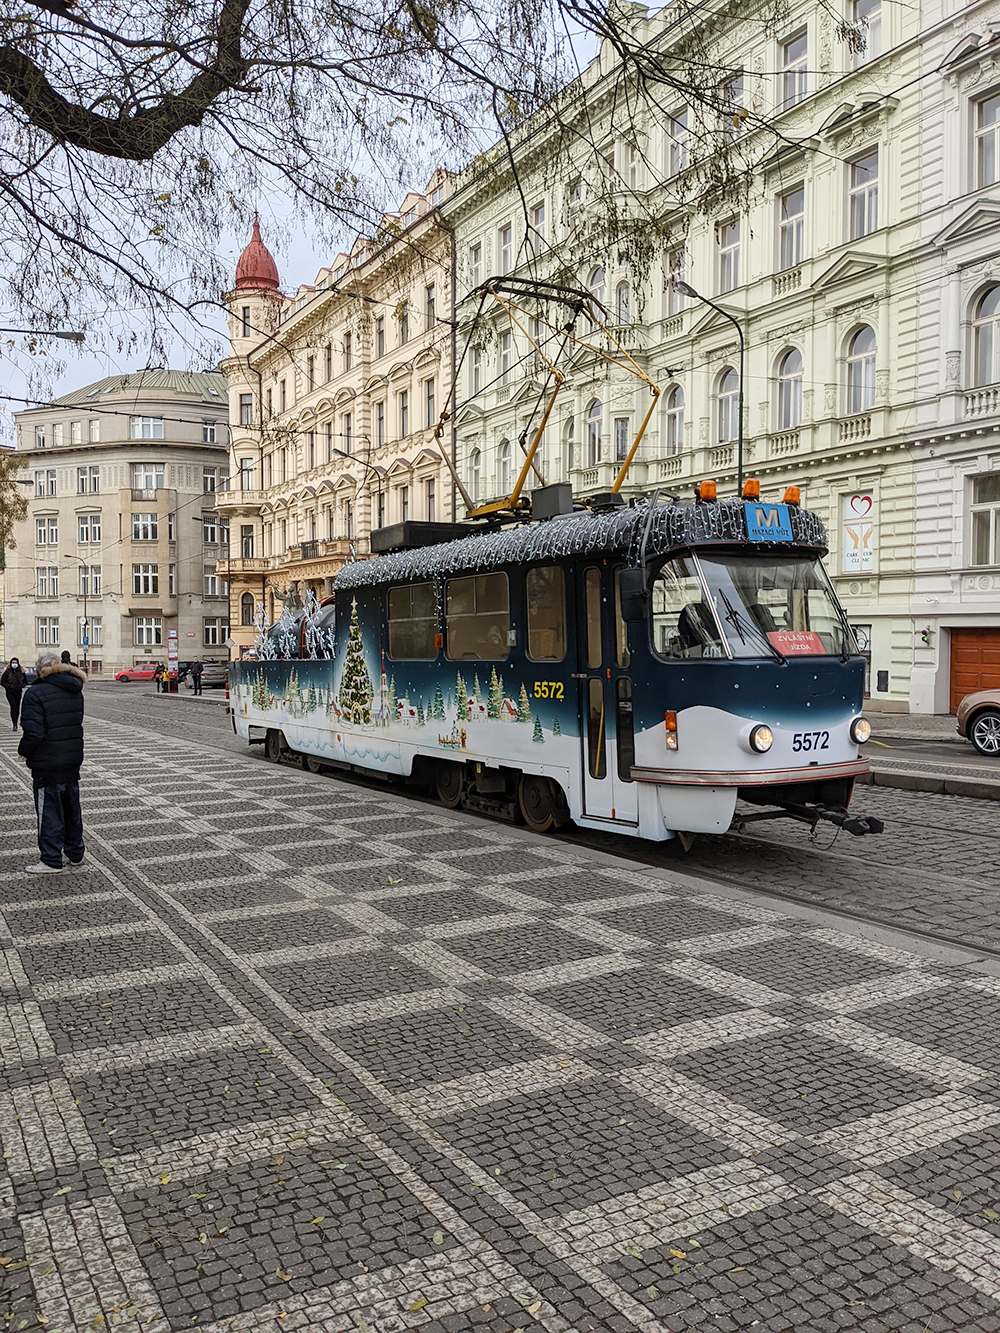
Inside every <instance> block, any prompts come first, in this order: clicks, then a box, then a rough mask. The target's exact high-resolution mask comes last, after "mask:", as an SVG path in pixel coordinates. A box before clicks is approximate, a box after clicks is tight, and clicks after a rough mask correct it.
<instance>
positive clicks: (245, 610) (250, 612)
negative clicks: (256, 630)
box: [240, 592, 254, 625]
mask: <svg viewBox="0 0 1000 1333" xmlns="http://www.w3.org/2000/svg"><path fill="white" fill-rule="evenodd" d="M253 616H254V606H253V593H252V592H245V593H244V594H243V596H242V597H241V598H240V624H241V625H252V624H253Z"/></svg>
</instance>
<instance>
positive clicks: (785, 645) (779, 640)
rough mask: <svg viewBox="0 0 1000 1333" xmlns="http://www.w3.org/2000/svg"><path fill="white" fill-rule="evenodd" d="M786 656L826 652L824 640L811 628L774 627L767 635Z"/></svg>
mask: <svg viewBox="0 0 1000 1333" xmlns="http://www.w3.org/2000/svg"><path fill="white" fill-rule="evenodd" d="M767 637H768V638H769V639H770V640H771V642H772V643H773V644H774V646H775V648H777V650H778V652H779V653H784V655H785V656H786V657H799V656H810V655H815V654H820V655H822V654H824V653H825V652H826V649H825V648H824V647H823V640H822V639H821V638H820V637H819V635H818V634H817V633H816V632H815V630H811V629H773V630H771V631H770V632H769V633H768V636H767Z"/></svg>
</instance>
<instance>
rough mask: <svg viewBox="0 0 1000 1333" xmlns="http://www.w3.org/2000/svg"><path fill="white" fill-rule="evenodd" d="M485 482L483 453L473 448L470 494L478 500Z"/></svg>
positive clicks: (470, 462)
mask: <svg viewBox="0 0 1000 1333" xmlns="http://www.w3.org/2000/svg"><path fill="white" fill-rule="evenodd" d="M482 484H483V455H482V453H481V452H480V450H479V449H473V451H472V453H471V454H469V494H470V495H471V496H472V498H473V500H478V499H479V497H480V495H481V494H482Z"/></svg>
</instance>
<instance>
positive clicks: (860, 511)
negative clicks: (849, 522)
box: [847, 495, 872, 518]
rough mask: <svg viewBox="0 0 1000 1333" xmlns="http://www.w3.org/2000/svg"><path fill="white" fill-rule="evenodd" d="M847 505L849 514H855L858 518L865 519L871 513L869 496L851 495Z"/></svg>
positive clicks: (870, 498)
mask: <svg viewBox="0 0 1000 1333" xmlns="http://www.w3.org/2000/svg"><path fill="white" fill-rule="evenodd" d="M847 504H848V508H849V509H850V511H851V513H852V514H857V515H858V517H859V518H866V517H867V516H868V515H869V514H870V513H871V512H872V497H871V496H870V495H852V496H851V498H850V500H848V502H847Z"/></svg>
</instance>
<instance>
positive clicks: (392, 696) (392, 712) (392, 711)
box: [389, 676, 399, 722]
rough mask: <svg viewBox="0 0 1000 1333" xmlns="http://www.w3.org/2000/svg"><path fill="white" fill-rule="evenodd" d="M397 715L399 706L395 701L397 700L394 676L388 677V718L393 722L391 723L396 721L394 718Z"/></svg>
mask: <svg viewBox="0 0 1000 1333" xmlns="http://www.w3.org/2000/svg"><path fill="white" fill-rule="evenodd" d="M398 713H399V704H398V701H397V699H396V677H395V676H390V677H389V716H390V718H391V719H392V720H393V722H395V721H396V717H397V715H398Z"/></svg>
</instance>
